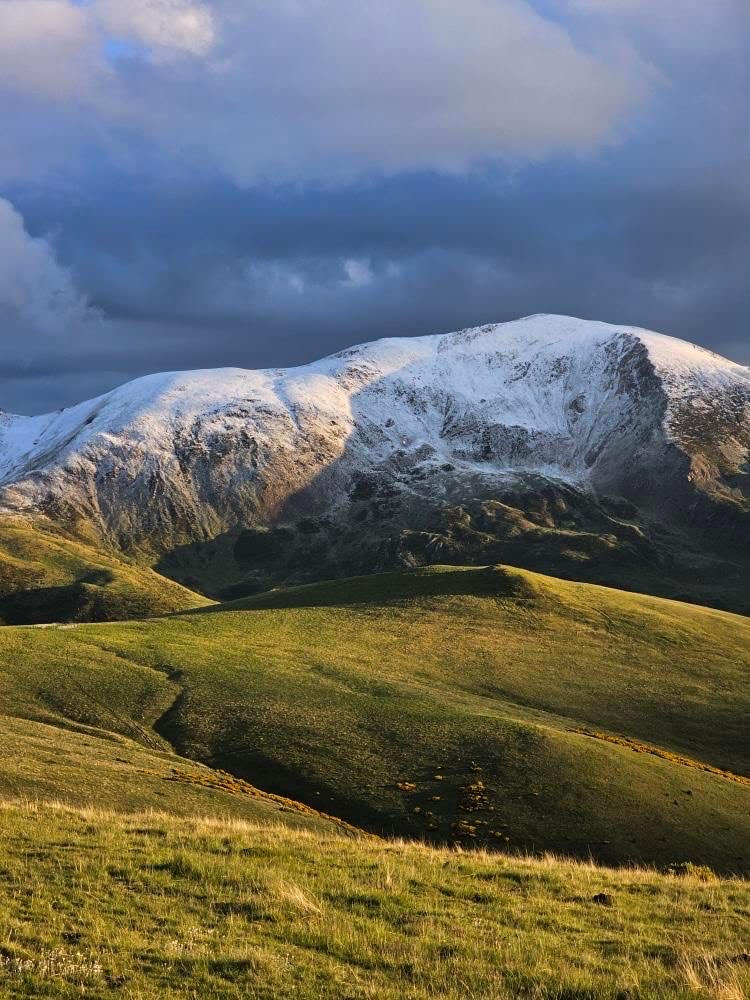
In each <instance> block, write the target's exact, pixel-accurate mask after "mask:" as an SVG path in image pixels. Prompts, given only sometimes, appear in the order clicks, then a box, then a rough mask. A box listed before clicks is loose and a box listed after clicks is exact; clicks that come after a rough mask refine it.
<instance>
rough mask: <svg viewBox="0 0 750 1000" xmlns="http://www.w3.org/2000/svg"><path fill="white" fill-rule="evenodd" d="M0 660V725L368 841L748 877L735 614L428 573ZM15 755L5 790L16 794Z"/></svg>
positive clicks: (531, 579)
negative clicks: (101, 737)
mask: <svg viewBox="0 0 750 1000" xmlns="http://www.w3.org/2000/svg"><path fill="white" fill-rule="evenodd" d="M0 661H1V662H2V671H1V672H0V685H1V688H0V693H1V694H2V703H3V706H4V707H3V711H4V713H5V716H6V719H5V721H4V722H3V725H4V726H10V725H12V726H18V725H20V724H21V723H20V722H19V720H30V723H33V724H35V725H44V726H46V727H48V729H47V730H46V731H50V730H49V727H51V726H52V727H54V726H62V727H69V726H70V723H74V724H75V725H77V726H84V727H93V728H96V729H97V730H98V731H99V732H100V734H101V733H102V732H109V733H114V734H118V735H119V737H120V738H122V737H124V738H126V739H128V740H129V741H131V743H133V745H136V744H141V745H146V746H150V745H151V744H152V741H153V740H157V742H158V745H159V746H160V747H161V748H163V749H165V750H166V749H167V747H168V746H170V747H172V748H173V749H174V750H176V752H177V753H178V754H180V755H181V757H182V758H190V759H192V760H194V761H198V762H201V763H202V764H205V765H208V766H209V767H211V768H218V769H221V770H222V771H225V772H231V773H232V774H233V775H235V776H237V777H239V778H241V779H245V780H247V781H248V782H250V783H251V784H252V785H254V786H256V787H258V788H260V789H262V790H263V791H265V792H272V793H276V794H280V795H284V796H287V797H289V798H292V799H295V800H300V801H301V802H303V803H307V804H308V805H309V806H312V807H315V808H317V809H320V810H322V811H323V812H324V813H329V814H333V815H335V816H338V817H341V818H342V819H344V820H346V821H348V822H350V823H353V824H355V825H356V826H358V827H362V828H365V829H368V830H370V831H373V832H376V833H383V834H389V835H390V834H399V835H404V836H408V837H416V838H424V839H427V840H431V841H434V842H437V843H448V844H453V843H460V844H464V845H475V844H477V845H490V846H493V847H495V846H496V847H500V848H503V849H506V850H507V849H510V850H521V851H529V850H531V851H538V850H555V851H559V852H562V853H565V854H567V855H570V856H578V857H593V858H596V859H598V860H600V861H603V862H607V863H610V862H613V863H615V862H616V863H621V862H625V861H637V862H648V863H658V864H666V863H668V862H671V861H681V860H690V861H695V862H698V863H702V864H708V865H711V866H712V867H713V868H715V869H716V870H717V871H722V872H747V871H748V870H749V869H750V857H749V856H748V844H749V843H750V755H748V747H747V728H746V727H747V718H748V708H749V707H750V704H749V699H750V693H749V692H750V686H749V685H748V673H749V672H750V623H749V622H748V621H747V620H746V619H744V618H742V617H739V616H735V615H731V614H727V613H723V612H719V611H715V610H711V609H704V608H698V607H693V606H690V605H685V604H679V603H676V602H670V601H664V600H661V599H658V598H653V597H646V596H642V595H637V594H624V593H620V592H617V591H614V590H610V589H607V588H602V587H597V586H592V585H586V584H575V583H569V582H564V581H560V580H555V579H552V578H549V577H543V576H540V575H537V574H534V573H530V572H527V571H522V570H512V569H509V568H505V567H489V568H481V569H479V568H474V569H472V568H456V567H439V568H435V569H428V570H418V571H411V572H400V573H393V574H385V575H380V576H371V577H364V578H360V579H353V580H346V581H337V582H332V583H327V584H316V585H310V586H304V587H299V588H293V589H289V590H286V591H277V592H272V593H269V594H267V595H261V596H259V597H256V598H251V599H246V600H243V601H239V602H234V603H230V604H226V605H222V606H217V607H209V608H206V609H203V610H199V611H196V612H193V613H188V614H179V615H174V616H171V617H166V618H160V619H153V620H149V621H137V622H136V621H133V622H125V623H112V624H102V625H94V624H91V625H77V626H74V627H57V628H45V629H39V628H5V629H2V630H0ZM34 752H36V751H34ZM41 752H46V751H41ZM112 755H113V756H124V755H123V754H122V753H120V752H119V751H118V750H116V749H115V747H114V745H113V748H112ZM9 766H10V767H11V768H16V769H17V764H16V763H13V762H11V763H10V764H9V763H8V762H2V763H0V791H2V790H3V789H6V790H7V791H9V792H12V793H13V794H16V795H18V794H24V782H25V781H27V780H30V779H28V778H23V776H22V775H20V776H19V775H16V777H15V779H12V780H11V782H10V783H9V781H8V778H7V772H8V767H9ZM184 766H185V765H184V764H181V765H179V767H184ZM14 773H15V772H14ZM59 773H60V778H59V786H58V788H57V790H56V792H55V794H56V795H57V796H59V797H62V798H67V797H68V796H69V794H70V790H71V789H75V781H74V780H72V779H71V781H70V784H69V786H67V787H66V780H67V779H64V778H63V776H62V772H59ZM57 774H58V772H56V771H53V777H52V779H51V781H50V780H48V783H47V785H46V788H45V791H46V792H47V793H49V794H51V793H52V792H53V791H55V790H54V789H53V788H52V787H51V785H52V784H53V783H54V781H55V780H57ZM13 780H15V785H13V783H12V781H13ZM188 784H189V782H188ZM29 787H30V788H32V789H33V788H34V787H36V786H34V785H33V783H32V784H31V785H30V786H29ZM74 800H75V801H80V795H79V794H78V793H77V792H76V793H75V794H74ZM110 801H112V800H111V799H110Z"/></svg>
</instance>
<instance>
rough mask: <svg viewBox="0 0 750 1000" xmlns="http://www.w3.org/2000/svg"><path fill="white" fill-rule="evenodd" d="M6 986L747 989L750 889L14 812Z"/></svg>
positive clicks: (202, 992)
mask: <svg viewBox="0 0 750 1000" xmlns="http://www.w3.org/2000/svg"><path fill="white" fill-rule="evenodd" d="M0 844H1V845H2V846H1V847H0V997H3V998H16V997H34V998H41V997H54V998H56V1000H65V998H71V1000H72V998H73V997H81V996H84V997H90V998H97V997H99V998H104V997H110V996H120V997H123V998H127V1000H151V998H153V1000H156V998H158V1000H168V998H175V1000H176V998H178V997H179V998H181V1000H182V998H195V1000H198V998H200V1000H210V998H227V1000H229V998H237V1000H239V998H242V1000H249V998H257V1000H279V998H287V997H288V998H292V997H294V998H299V1000H323V998H330V1000H366V998H372V1000H401V998H406V1000H428V998H446V1000H447V998H453V1000H506V998H507V1000H511V998H519V997H523V998H529V1000H626V998H627V1000H667V998H670V1000H671V998H675V1000H676V998H684V1000H688V998H690V1000H699V998H715V1000H742V998H743V997H744V996H746V995H747V990H748V989H750V962H749V961H748V958H749V956H748V953H747V951H746V948H747V943H748V942H747V927H748V919H749V918H750V883H747V882H743V881H739V880H720V879H718V878H715V877H713V876H712V875H711V874H710V873H708V872H701V871H697V872H690V871H688V872H687V873H677V874H669V875H665V874H660V873H657V872H655V871H653V870H646V869H621V870H614V869H607V868H597V867H595V866H594V865H592V864H588V863H572V862H570V861H562V860H560V859H556V858H554V857H551V856H550V857H546V858H539V859H528V858H515V857H507V856H502V855H499V854H497V853H487V852H464V851H455V850H448V849H436V848H429V847H425V846H421V845H417V844H409V843H403V842H390V843H386V842H382V841H377V840H374V839H369V838H361V839H346V838H343V837H341V836H337V835H335V834H332V833H328V834H325V833H320V832H310V831H300V830H297V831H291V830H288V829H279V828H274V827H268V826H256V825H253V824H250V823H247V822H243V821H238V820H235V821H226V820H223V821H222V820H216V819H212V820H205V819H195V818H193V819H187V818H185V819H175V818H174V817H167V816H165V815H162V814H158V813H153V812H150V813H146V814H141V815H131V816H118V815H116V814H113V813H107V812H103V811H100V810H84V811H75V810H70V809H67V808H62V807H59V806H49V805H35V806H28V805H27V806H24V805H18V804H12V803H8V802H5V803H3V804H2V805H0Z"/></svg>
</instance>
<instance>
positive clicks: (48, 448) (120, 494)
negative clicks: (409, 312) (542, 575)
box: [0, 315, 750, 550]
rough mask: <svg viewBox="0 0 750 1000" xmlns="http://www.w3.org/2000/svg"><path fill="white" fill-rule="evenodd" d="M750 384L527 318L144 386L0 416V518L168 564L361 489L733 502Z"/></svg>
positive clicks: (653, 341)
mask: <svg viewBox="0 0 750 1000" xmlns="http://www.w3.org/2000/svg"><path fill="white" fill-rule="evenodd" d="M749 427H750V369H748V368H745V367H743V366H741V365H738V364H735V363H734V362H732V361H729V360H727V359H725V358H721V357H719V356H717V355H715V354H712V353H711V352H709V351H705V350H703V349H702V348H699V347H696V346H695V345H692V344H688V343H685V342H683V341H680V340H676V339H674V338H672V337H666V336H663V335H661V334H657V333H651V332H648V331H644V330H640V329H636V328H633V327H624V326H615V325H610V324H606V323H599V322H591V321H585V320H579V319H575V318H573V317H567V316H550V315H536V316H529V317H526V318H524V319H521V320H517V321H515V322H512V323H503V324H494V325H486V326H481V327H477V328H473V329H467V330H461V331H457V332H455V333H449V334H443V335H435V336H427V337H415V338H391V339H385V340H379V341H376V342H373V343H370V344H364V345H361V346H358V347H353V348H349V349H347V350H344V351H340V352H338V353H337V354H334V355H331V356H330V357H327V358H323V359H322V360H320V361H317V362H314V363H312V364H309V365H305V366H302V367H299V368H292V369H267V370H262V371H245V370H242V369H236V368H224V369H217V370H205V371H192V372H171V373H165V374H158V375H148V376H145V377H143V378H139V379H136V380H135V381H133V382H130V383H128V384H126V385H123V386H121V387H119V388H117V389H115V390H113V391H112V392H109V393H107V394H105V395H103V396H100V397H98V398H97V399H93V400H90V401H87V402H84V403H80V404H78V405H77V406H74V407H70V408H69V409H66V410H63V411H61V412H58V413H55V414H47V415H44V416H39V417H16V416H10V415H8V414H0V486H2V494H1V495H0V501H1V502H2V503H3V505H4V506H5V508H6V509H12V510H25V511H34V510H45V511H50V510H52V511H54V512H56V516H60V517H64V518H67V519H69V520H72V521H76V520H80V519H81V518H84V519H86V520H87V522H89V523H90V524H91V525H93V526H94V528H95V530H96V531H97V532H98V533H99V534H100V536H101V537H102V538H103V539H105V540H106V541H108V542H109V543H110V544H116V545H125V546H131V545H136V546H139V545H144V544H147V545H149V546H151V547H153V548H154V549H157V550H158V549H168V548H169V547H171V546H173V545H175V544H179V543H181V542H187V541H191V540H192V539H194V538H196V537H200V538H208V537H213V536H214V535H217V534H219V533H221V532H223V531H229V530H232V529H234V528H236V527H237V526H241V525H244V524H248V523H262V524H263V523H266V524H267V523H273V522H275V521H276V520H278V519H279V518H283V517H284V516H286V514H287V513H288V512H289V511H290V510H292V509H295V510H303V509H306V508H309V509H311V510H313V509H314V510H316V511H319V512H320V511H332V512H336V511H339V512H340V511H341V510H342V509H344V508H345V507H346V505H347V503H348V502H349V497H350V494H351V491H352V489H354V488H356V484H357V483H358V482H360V481H361V480H362V477H363V476H366V477H369V478H370V479H373V478H374V479H377V480H378V481H380V482H382V483H385V484H386V485H387V489H388V490H390V491H392V492H394V493H395V494H398V495H399V496H402V497H404V498H407V499H408V498H409V497H411V498H413V500H414V502H415V503H416V504H417V506H418V505H419V504H427V505H429V504H432V503H435V502H437V501H438V500H440V501H441V502H442V501H446V502H447V501H449V500H452V501H460V499H461V497H462V496H465V495H470V496H478V495H491V494H492V493H493V490H496V489H497V486H498V484H499V483H505V484H507V483H508V482H509V481H512V480H513V479H514V478H517V477H519V476H521V477H524V476H528V475H537V476H539V475H541V476H544V477H551V478H553V479H555V480H561V481H564V482H567V483H570V484H575V486H576V487H577V488H579V489H581V490H584V491H589V492H591V493H592V494H598V493H601V492H611V493H616V494H621V495H624V496H631V497H633V496H634V495H637V497H638V502H639V503H641V504H644V505H645V506H648V507H651V508H658V507H659V506H660V505H662V504H664V503H670V504H674V503H675V502H676V500H675V497H676V496H677V494H679V503H680V504H682V505H683V506H689V504H690V503H691V500H690V495H691V490H694V489H696V488H698V487H700V488H705V489H709V488H710V490H712V491H716V492H719V493H722V494H724V495H726V496H733V497H735V499H737V500H738V501H743V502H744V497H745V493H744V490H745V485H744V484H745V478H743V477H745V472H744V471H743V470H744V469H745V463H746V462H747V458H748V452H749V450H750V430H749Z"/></svg>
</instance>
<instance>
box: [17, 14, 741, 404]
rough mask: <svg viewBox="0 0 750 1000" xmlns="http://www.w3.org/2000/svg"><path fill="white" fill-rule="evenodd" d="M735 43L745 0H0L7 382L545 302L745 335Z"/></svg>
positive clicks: (301, 349)
mask: <svg viewBox="0 0 750 1000" xmlns="http://www.w3.org/2000/svg"><path fill="white" fill-rule="evenodd" d="M693 7H694V9H692V8H693ZM749 52H750V19H749V18H748V12H747V8H746V5H745V4H744V3H740V2H739V0H738V2H735V0H716V3H714V4H711V5H704V4H698V3H695V4H692V6H691V3H690V2H681V3H679V4H678V3H677V2H672V0H665V2H664V3H661V4H659V5H653V4H647V3H645V2H643V0H607V2H606V3H605V2H604V0H544V2H542V0H538V2H535V3H531V2H524V0H466V2H465V3H462V4H460V5H459V4H455V3H449V2H447V0H445V2H444V0H429V2H428V0H408V2H406V3H404V2H403V0H401V2H399V3H396V2H395V0H393V2H392V3H391V0H386V2H384V3H382V4H378V5H369V4H368V5H364V4H362V5H360V4H351V3H349V4H344V3H342V2H341V0H309V2H301V0H276V2H274V3H271V2H270V0H269V2H266V0H251V2H248V0H242V2H240V0H214V2H208V0H207V2H203V3H198V2H192V0H137V2H133V3H129V4H121V3H115V2H111V0H89V2H81V3H72V2H67V0H0V114H1V115H2V120H3V129H2V131H1V132H0V194H2V196H3V197H4V199H5V200H4V201H0V338H2V346H3V349H4V351H3V354H4V364H3V369H2V375H0V406H3V407H4V408H7V409H14V410H18V411H20V412H33V411H38V410H40V409H49V408H54V407H57V406H61V405H67V404H68V403H70V402H72V401H74V400H75V399H78V398H82V397H84V396H88V395H92V394H94V393H97V392H100V391H105V390H106V389H108V388H110V387H111V386H113V385H114V384H116V383H117V382H120V381H123V380H125V379H127V378H130V377H134V376H136V375H138V374H141V373H145V372H147V371H154V370H158V369H174V368H184V367H204V366H215V365H242V366H275V365H288V364H295V363H301V362H304V361H306V360H310V359H312V358H315V357H317V356H320V355H322V354H325V353H327V352H329V351H333V350H336V349H339V348H341V347H343V346H345V345H347V344H351V343H354V342H357V341H362V340H366V339H371V338H374V337H378V336H394V335H415V334H421V333H432V332H440V331H443V330H448V329H453V328H456V327H462V326H466V325H470V324H474V323H481V322H486V321H492V320H504V319H511V318H513V317H515V316H518V315H522V314H528V313H532V312H540V311H545V312H566V313H573V314H576V315H582V316H589V317H595V318H600V319H605V320H609V321H611V322H622V323H633V324H637V325H642V326H648V327H651V328H656V329H661V330H663V331H664V332H668V333H673V334H675V335H677V336H683V337H687V338H689V339H693V340H696V341H698V342H700V343H703V344H705V345H707V346H709V347H712V348H714V349H716V350H719V351H722V352H724V353H727V354H729V355H731V356H733V357H735V358H737V359H738V360H741V361H745V362H750V346H749V345H748V324H747V315H748V311H749V309H750V290H749V289H748V282H747V277H746V276H747V274H748V270H749V269H750V169H749V168H750V137H749V136H748V130H747V128H746V123H745V117H746V108H747V97H748V94H749V92H750V88H749V87H748V84H749V82H750V69H749V59H748V53H749Z"/></svg>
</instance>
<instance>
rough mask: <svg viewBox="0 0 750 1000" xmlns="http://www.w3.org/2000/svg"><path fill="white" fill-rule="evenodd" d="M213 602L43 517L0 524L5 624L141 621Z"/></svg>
mask: <svg viewBox="0 0 750 1000" xmlns="http://www.w3.org/2000/svg"><path fill="white" fill-rule="evenodd" d="M209 603H210V601H208V600H207V599H206V598H205V597H202V596H201V595H199V594H195V593H193V592H192V591H190V590H187V589H186V588H185V587H183V586H181V585H180V584H178V583H175V582H174V581H172V580H167V579H166V578H165V577H162V576H159V574H158V573H155V572H154V571H153V570H151V569H148V568H147V567H145V566H140V565H138V564H137V563H133V562H127V561H125V560H124V559H122V558H118V557H117V556H114V555H112V554H111V553H105V552H102V551H101V550H100V549H98V548H95V547H93V546H91V545H87V544H86V543H85V542H83V541H82V540H80V539H77V538H73V537H71V536H69V535H66V534H64V533H63V532H62V531H61V529H59V528H57V527H56V526H54V525H53V524H52V523H51V522H49V521H46V520H45V519H41V518H38V517H36V518H34V520H33V522H32V521H29V520H24V519H22V518H18V517H7V516H5V517H3V518H2V519H0V624H9V625H14V624H36V623H42V622H50V621H63V622H69V621H112V620H115V619H122V618H139V617H140V618H143V617H147V616H150V615H162V614H168V613H169V612H172V611H182V610H185V609H187V608H195V607H201V606H205V605H207V604H209Z"/></svg>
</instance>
